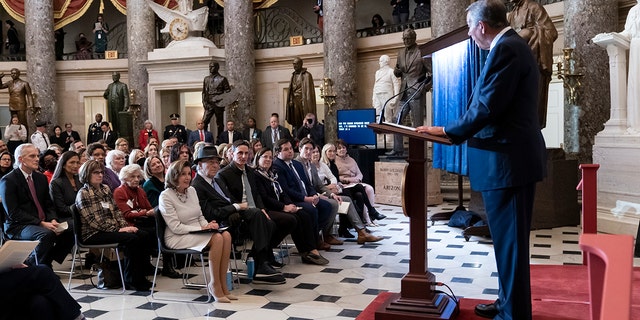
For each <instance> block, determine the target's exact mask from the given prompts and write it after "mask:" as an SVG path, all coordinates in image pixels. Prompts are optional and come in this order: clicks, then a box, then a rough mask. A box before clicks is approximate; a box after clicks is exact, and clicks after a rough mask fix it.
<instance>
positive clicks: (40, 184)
mask: <svg viewBox="0 0 640 320" xmlns="http://www.w3.org/2000/svg"><path fill="white" fill-rule="evenodd" d="M31 178H32V179H33V184H34V185H35V188H36V196H37V198H38V200H39V201H40V206H41V207H42V210H44V213H45V216H46V221H51V220H53V219H56V220H58V215H57V214H56V211H55V208H54V206H53V202H52V201H51V198H50V197H49V183H48V182H47V177H45V176H44V174H42V173H40V172H33V173H32V174H31ZM0 197H2V205H3V206H4V209H5V211H6V212H7V216H6V221H5V230H6V232H7V234H9V235H11V234H17V233H20V231H21V230H22V229H23V228H24V227H25V226H27V225H39V224H40V218H39V217H38V209H37V208H36V204H35V202H33V198H32V197H31V191H29V185H28V184H27V179H25V177H24V175H23V174H22V171H21V170H20V169H19V168H16V169H13V170H11V172H9V173H7V174H6V175H5V176H4V177H2V179H0Z"/></svg>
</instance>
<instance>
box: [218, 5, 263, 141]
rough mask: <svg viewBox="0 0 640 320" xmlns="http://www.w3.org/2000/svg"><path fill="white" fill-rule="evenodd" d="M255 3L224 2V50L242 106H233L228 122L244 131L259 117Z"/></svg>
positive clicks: (230, 80) (229, 111)
mask: <svg viewBox="0 0 640 320" xmlns="http://www.w3.org/2000/svg"><path fill="white" fill-rule="evenodd" d="M253 33H254V31H253V3H252V1H251V0H227V1H225V2H224V49H225V57H226V73H227V75H226V76H227V78H228V80H229V84H230V85H231V86H233V87H234V88H235V89H236V90H238V92H239V94H240V96H239V98H238V106H237V107H234V106H229V107H227V110H226V116H227V119H231V120H234V121H235V123H236V129H237V130H240V131H241V130H242V129H243V128H244V125H245V123H246V122H247V119H248V118H249V117H252V116H254V115H255V114H256V80H255V74H256V70H255V69H256V62H255V49H254V48H253V40H254V36H253Z"/></svg>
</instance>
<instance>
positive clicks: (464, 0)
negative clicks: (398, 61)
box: [418, 0, 470, 43]
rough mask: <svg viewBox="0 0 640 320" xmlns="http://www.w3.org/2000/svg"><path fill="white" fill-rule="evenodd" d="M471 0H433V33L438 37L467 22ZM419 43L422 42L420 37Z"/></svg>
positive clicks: (433, 35) (434, 36)
mask: <svg viewBox="0 0 640 320" xmlns="http://www.w3.org/2000/svg"><path fill="white" fill-rule="evenodd" d="M469 4H470V1H469V0H431V35H432V37H433V38H437V37H439V36H442V35H444V34H447V33H449V32H451V31H453V30H455V29H458V28H460V27H462V26H464V25H466V24H467V12H466V11H465V10H466V9H467V7H468V6H469ZM418 43H421V41H420V39H418Z"/></svg>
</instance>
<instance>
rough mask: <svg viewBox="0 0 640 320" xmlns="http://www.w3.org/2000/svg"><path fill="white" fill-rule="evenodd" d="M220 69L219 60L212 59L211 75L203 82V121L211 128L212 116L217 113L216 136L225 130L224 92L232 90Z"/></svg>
mask: <svg viewBox="0 0 640 320" xmlns="http://www.w3.org/2000/svg"><path fill="white" fill-rule="evenodd" d="M218 70H220V64H219V63H218V62H217V61H211V62H210V63H209V73H210V75H208V76H206V77H204V82H203V83H202V105H203V106H204V115H203V116H202V122H203V123H204V128H205V129H209V122H210V121H211V117H213V115H215V116H216V126H217V127H218V130H217V134H216V136H218V135H220V133H222V130H224V108H225V107H226V105H225V104H223V103H222V94H223V93H225V92H229V91H231V86H229V81H228V80H227V78H225V77H224V76H222V75H221V74H220V73H219V72H218Z"/></svg>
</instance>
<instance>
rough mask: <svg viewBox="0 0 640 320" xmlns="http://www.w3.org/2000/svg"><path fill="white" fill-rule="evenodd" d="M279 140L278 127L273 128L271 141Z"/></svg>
mask: <svg viewBox="0 0 640 320" xmlns="http://www.w3.org/2000/svg"><path fill="white" fill-rule="evenodd" d="M278 140H280V134H279V133H278V129H273V143H274V144H275V143H276V142H278Z"/></svg>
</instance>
